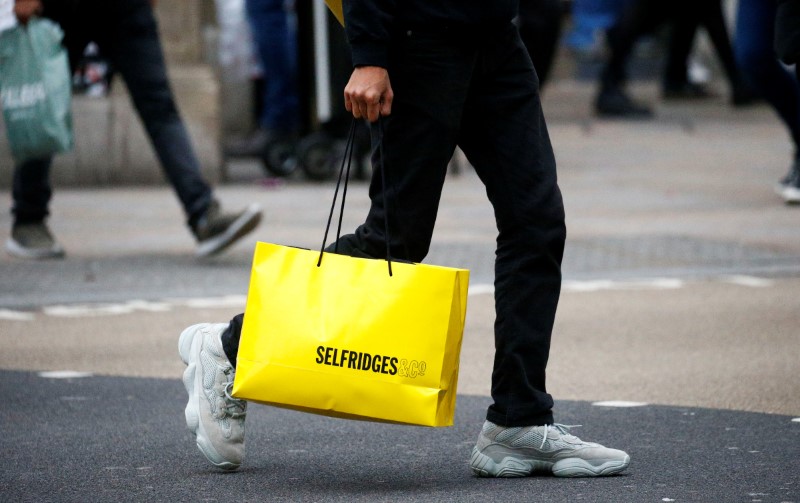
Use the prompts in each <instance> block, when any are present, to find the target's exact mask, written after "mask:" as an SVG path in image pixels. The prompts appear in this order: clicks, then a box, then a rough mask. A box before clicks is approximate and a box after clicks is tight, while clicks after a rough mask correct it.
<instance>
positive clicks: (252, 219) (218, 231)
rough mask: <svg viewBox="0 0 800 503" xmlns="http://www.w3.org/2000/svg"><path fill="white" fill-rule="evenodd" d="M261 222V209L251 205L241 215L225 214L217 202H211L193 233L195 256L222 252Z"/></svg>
mask: <svg viewBox="0 0 800 503" xmlns="http://www.w3.org/2000/svg"><path fill="white" fill-rule="evenodd" d="M260 221H261V207H260V206H259V205H257V204H251V205H250V206H248V207H247V208H246V209H245V210H243V211H240V212H239V213H223V212H222V208H221V207H220V205H219V202H218V201H217V200H213V201H211V205H210V206H209V208H208V210H206V213H205V215H203V216H202V217H201V218H200V220H198V221H197V223H196V224H194V225H193V226H192V232H193V233H194V236H195V237H196V238H197V250H196V251H195V255H197V256H198V257H207V256H209V255H214V254H216V253H219V252H221V251H222V250H224V249H225V248H227V247H228V246H230V245H232V244H233V243H235V242H236V241H237V240H239V239H240V238H242V237H244V236H245V235H247V234H248V233H249V232H250V231H252V230H253V229H255V228H256V226H257V225H258V223H259V222H260Z"/></svg>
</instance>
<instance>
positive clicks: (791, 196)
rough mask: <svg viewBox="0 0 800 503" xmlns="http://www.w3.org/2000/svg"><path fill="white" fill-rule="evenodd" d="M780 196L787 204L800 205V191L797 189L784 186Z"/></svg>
mask: <svg viewBox="0 0 800 503" xmlns="http://www.w3.org/2000/svg"><path fill="white" fill-rule="evenodd" d="M779 194H780V195H781V197H783V201H784V202H785V203H786V204H800V189H799V188H797V187H793V186H786V185H784V186H783V188H782V189H781V191H780V192H779Z"/></svg>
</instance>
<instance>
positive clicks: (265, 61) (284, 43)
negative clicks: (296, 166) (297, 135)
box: [246, 0, 299, 133]
mask: <svg viewBox="0 0 800 503" xmlns="http://www.w3.org/2000/svg"><path fill="white" fill-rule="evenodd" d="M246 7H247V16H248V18H249V20H250V25H251V27H252V31H253V40H254V42H255V46H256V49H257V51H258V56H259V59H260V61H261V66H262V67H263V70H264V95H263V108H262V110H261V113H260V114H259V122H260V123H261V126H262V127H264V128H266V129H269V130H273V131H277V132H281V133H292V132H295V131H296V129H297V127H298V126H299V111H298V109H299V101H298V96H297V91H296V89H297V38H296V37H297V34H296V30H295V25H296V22H295V16H294V12H293V11H290V10H288V9H286V7H285V2H284V0H247V3H246Z"/></svg>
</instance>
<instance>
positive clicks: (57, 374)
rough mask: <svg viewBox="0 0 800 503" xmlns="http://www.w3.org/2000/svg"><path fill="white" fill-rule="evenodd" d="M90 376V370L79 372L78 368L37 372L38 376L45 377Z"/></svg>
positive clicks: (75, 377)
mask: <svg viewBox="0 0 800 503" xmlns="http://www.w3.org/2000/svg"><path fill="white" fill-rule="evenodd" d="M91 376H92V373H91V372H80V371H78V370H52V371H47V372H39V377H44V378H45V379H77V378H81V377H91Z"/></svg>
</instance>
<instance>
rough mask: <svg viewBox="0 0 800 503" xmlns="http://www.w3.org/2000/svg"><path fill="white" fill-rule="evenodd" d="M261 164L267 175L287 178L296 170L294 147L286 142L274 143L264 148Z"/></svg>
mask: <svg viewBox="0 0 800 503" xmlns="http://www.w3.org/2000/svg"><path fill="white" fill-rule="evenodd" d="M261 162H262V163H263V165H264V169H265V171H267V173H269V174H272V175H275V176H279V177H287V176H289V175H291V174H292V173H294V171H295V170H296V169H297V154H296V152H295V148H294V145H293V144H292V143H291V142H288V141H286V142H285V141H276V142H274V143H272V144H271V145H270V146H269V147H267V148H266V150H265V152H264V154H263V155H262V156H261Z"/></svg>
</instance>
